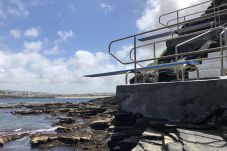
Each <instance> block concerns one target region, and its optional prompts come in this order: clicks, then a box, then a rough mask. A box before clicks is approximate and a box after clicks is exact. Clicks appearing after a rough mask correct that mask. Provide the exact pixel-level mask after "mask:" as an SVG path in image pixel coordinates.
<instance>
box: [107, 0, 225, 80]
mask: <svg viewBox="0 0 227 151" xmlns="http://www.w3.org/2000/svg"><path fill="white" fill-rule="evenodd" d="M207 2H211V1H207ZM204 3H205V2H204ZM194 6H197V5H193V6H190V7H188V8H192V7H194ZM219 7H220V6H218V7H215V8H214V9H217V8H219ZM221 7H223V6H221ZM181 10H183V9H180V10H177V11H181ZM210 10H211V9H210ZM174 12H176V11H174ZM226 14H227V9H224V10H219V11H215V12H213V13H210V14H207V15H204V16H201V17H198V18H194V19H191V20H186V21H183V22H177V23H175V24H172V25H166V26H165V27H161V28H158V29H154V30H150V31H146V32H142V33H138V34H134V35H130V36H127V37H124V38H120V39H116V40H113V41H111V42H110V44H109V49H108V52H109V54H110V55H111V56H112V57H113V58H115V59H116V60H117V61H118V62H120V63H121V64H124V65H128V64H134V69H135V71H136V69H137V65H139V66H142V65H141V64H140V63H141V62H146V61H152V60H158V59H162V58H167V57H166V56H165V57H161V58H157V57H156V44H157V43H160V42H164V41H167V40H171V39H175V38H180V37H187V36H192V35H196V34H200V33H203V32H207V31H208V30H209V29H218V28H222V27H210V28H208V29H206V30H201V31H198V32H193V33H186V34H183V35H181V36H179V37H174V34H175V33H173V34H172V37H171V38H168V39H164V40H159V41H155V42H152V43H149V44H145V45H140V46H137V40H138V37H139V36H142V35H147V34H151V33H154V32H160V31H162V30H166V29H171V28H174V27H177V28H178V27H179V26H180V25H184V24H187V23H192V22H195V21H201V20H205V19H210V18H214V17H221V16H222V15H226ZM219 21H220V20H219ZM219 24H220V22H219ZM164 37H166V36H164ZM128 39H133V48H132V49H131V50H130V54H129V55H130V59H131V61H129V62H124V61H122V60H121V59H120V58H118V57H117V56H116V55H115V54H114V53H113V52H112V45H113V44H114V43H117V42H120V41H124V40H128ZM148 45H153V49H154V50H153V51H154V53H153V54H154V58H151V59H143V60H137V48H141V47H144V46H148ZM219 49H220V48H219ZM223 49H224V48H223ZM133 51H134V52H133ZM132 52H133V57H132ZM193 53H194V52H193ZM177 55H178V54H175V55H169V56H168V57H170V56H171V57H176V56H177ZM136 74H137V73H136V72H135V82H137V79H136Z"/></svg>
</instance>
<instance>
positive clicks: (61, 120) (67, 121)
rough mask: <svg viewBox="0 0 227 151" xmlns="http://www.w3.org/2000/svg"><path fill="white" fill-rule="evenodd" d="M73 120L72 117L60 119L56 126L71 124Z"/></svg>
mask: <svg viewBox="0 0 227 151" xmlns="http://www.w3.org/2000/svg"><path fill="white" fill-rule="evenodd" d="M74 122H75V120H74V119H73V118H72V117H61V118H60V119H59V122H58V123H57V124H60V125H61V124H72V123H74Z"/></svg>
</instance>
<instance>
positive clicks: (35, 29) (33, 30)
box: [24, 27, 40, 37]
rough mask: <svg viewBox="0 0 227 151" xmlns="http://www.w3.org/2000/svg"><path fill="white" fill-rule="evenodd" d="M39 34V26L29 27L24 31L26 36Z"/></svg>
mask: <svg viewBox="0 0 227 151" xmlns="http://www.w3.org/2000/svg"><path fill="white" fill-rule="evenodd" d="M39 34H40V27H31V28H29V29H27V30H26V31H25V32H24V36H26V37H38V36H39Z"/></svg>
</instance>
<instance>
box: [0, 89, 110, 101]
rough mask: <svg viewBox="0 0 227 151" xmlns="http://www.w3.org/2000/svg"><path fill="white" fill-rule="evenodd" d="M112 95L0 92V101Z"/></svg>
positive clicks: (107, 94)
mask: <svg viewBox="0 0 227 151" xmlns="http://www.w3.org/2000/svg"><path fill="white" fill-rule="evenodd" d="M113 95H114V94H113V93H85V94H51V93H42V92H31V91H11V90H0V99H7V98H97V97H98V98H101V97H108V96H113Z"/></svg>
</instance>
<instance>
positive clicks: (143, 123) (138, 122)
mask: <svg viewBox="0 0 227 151" xmlns="http://www.w3.org/2000/svg"><path fill="white" fill-rule="evenodd" d="M148 124H149V120H148V119H146V118H137V119H136V124H135V126H136V127H147V125H148Z"/></svg>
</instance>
